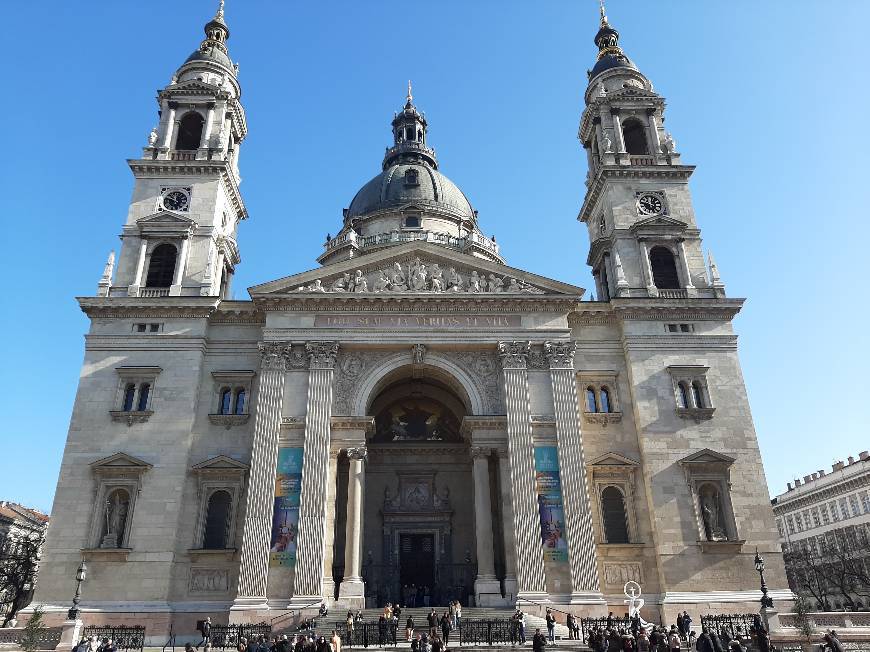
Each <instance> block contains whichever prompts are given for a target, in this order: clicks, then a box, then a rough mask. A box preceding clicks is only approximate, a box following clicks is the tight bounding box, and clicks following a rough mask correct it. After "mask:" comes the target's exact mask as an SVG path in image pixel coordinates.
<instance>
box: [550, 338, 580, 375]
mask: <svg viewBox="0 0 870 652" xmlns="http://www.w3.org/2000/svg"><path fill="white" fill-rule="evenodd" d="M576 349H577V343H576V342H573V341H571V340H567V341H562V342H553V341H548V342H544V355H545V356H547V362H549V363H550V369H574V351H576Z"/></svg>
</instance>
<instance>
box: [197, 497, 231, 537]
mask: <svg viewBox="0 0 870 652" xmlns="http://www.w3.org/2000/svg"><path fill="white" fill-rule="evenodd" d="M231 504H232V497H231V496H230V494H229V492H227V491H223V490H219V491H215V492H214V493H213V494H212V495H211V496H210V497H209V499H208V507H207V508H206V514H205V532H204V533H203V537H202V547H203V548H205V549H206V550H222V549H224V548H226V547H227V534H228V531H229V525H230V506H231Z"/></svg>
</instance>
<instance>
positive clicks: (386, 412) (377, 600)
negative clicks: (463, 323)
mask: <svg viewBox="0 0 870 652" xmlns="http://www.w3.org/2000/svg"><path fill="white" fill-rule="evenodd" d="M469 412H470V405H469V399H468V397H467V395H466V393H465V392H464V390H463V388H462V386H461V385H460V384H459V383H458V382H456V380H455V379H453V378H451V377H449V375H448V374H446V373H445V372H443V371H439V370H435V369H431V368H425V367H423V366H420V365H414V366H408V367H402V368H399V369H395V370H394V371H392V372H390V373H389V374H387V376H385V377H384V378H383V379H382V380H381V381H380V382H379V383H378V384H377V385H376V387H375V389H374V391H373V392H372V393H371V399H370V402H369V405H368V410H367V413H368V414H369V415H372V416H373V417H374V420H375V426H374V431H373V432H372V433H371V434H370V435H369V438H368V442H367V449H368V462H367V465H366V479H365V486H366V490H365V504H364V516H363V579H364V581H365V587H366V588H365V592H366V606H381V605H383V604H385V603H386V602H393V603H401V604H405V605H414V606H420V607H422V606H435V605H444V604H446V603H447V602H448V601H449V600H452V599H459V600H461V601H462V603H463V604H466V605H467V604H469V601H470V597H471V596H472V595H473V593H474V579H475V574H476V568H475V563H474V551H475V536H474V531H475V518H474V506H473V500H472V497H473V484H472V475H471V471H472V461H471V457H470V453H469V448H470V447H469V443H468V441H466V440H465V438H464V437H463V435H462V419H463V418H464V417H465V416H466V414H468V413H469Z"/></svg>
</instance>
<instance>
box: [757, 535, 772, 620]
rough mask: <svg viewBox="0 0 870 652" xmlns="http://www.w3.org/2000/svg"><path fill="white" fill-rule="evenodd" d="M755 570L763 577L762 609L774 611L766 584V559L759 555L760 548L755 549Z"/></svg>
mask: <svg viewBox="0 0 870 652" xmlns="http://www.w3.org/2000/svg"><path fill="white" fill-rule="evenodd" d="M755 570H757V571H758V574H759V575H760V576H761V608H762V609H765V608H766V609H773V598H771V597H770V596H769V595H767V584H765V583H764V559H763V558H762V557H761V555H759V554H758V548H756V549H755Z"/></svg>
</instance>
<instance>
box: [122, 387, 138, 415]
mask: <svg viewBox="0 0 870 652" xmlns="http://www.w3.org/2000/svg"><path fill="white" fill-rule="evenodd" d="M135 400H136V385H134V384H133V383H127V386H126V387H125V388H124V412H132V411H133V402H134V401H135Z"/></svg>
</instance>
